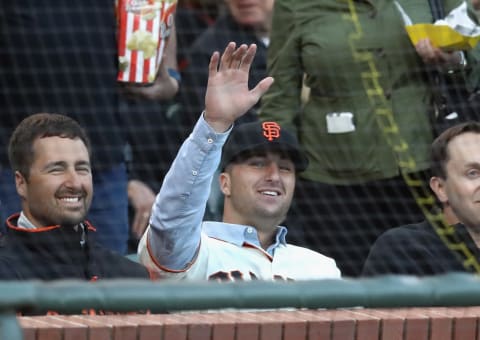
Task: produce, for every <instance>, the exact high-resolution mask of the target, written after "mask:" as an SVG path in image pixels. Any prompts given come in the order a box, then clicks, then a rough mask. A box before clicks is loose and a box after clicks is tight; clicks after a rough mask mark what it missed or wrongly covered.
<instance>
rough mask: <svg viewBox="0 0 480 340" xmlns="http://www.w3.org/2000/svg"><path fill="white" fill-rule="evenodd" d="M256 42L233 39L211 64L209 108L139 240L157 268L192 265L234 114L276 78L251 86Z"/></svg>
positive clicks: (149, 261)
mask: <svg viewBox="0 0 480 340" xmlns="http://www.w3.org/2000/svg"><path fill="white" fill-rule="evenodd" d="M255 51H256V46H255V45H251V46H249V47H247V46H246V45H242V46H240V47H239V48H236V46H235V43H230V44H228V46H227V48H226V49H225V51H224V53H223V54H222V56H221V57H220V54H219V53H218V52H215V53H214V54H213V55H212V58H211V60H210V65H209V77H208V85H207V91H206V96H205V111H204V113H203V115H202V117H200V119H199V121H198V123H197V125H196V126H195V128H194V130H193V132H192V134H191V135H190V136H189V137H188V138H187V140H186V141H185V142H184V143H183V145H182V146H181V148H180V150H179V152H178V154H177V157H176V158H175V160H174V162H173V164H172V167H171V168H170V170H169V172H168V173H167V175H166V177H165V180H164V182H163V185H162V187H161V189H160V192H159V194H158V195H157V197H156V200H155V204H154V206H153V210H152V217H151V218H150V226H149V227H148V230H147V232H146V233H145V234H144V236H143V237H142V240H141V241H140V244H139V248H138V253H139V258H140V261H141V262H142V263H143V264H145V265H146V266H147V267H149V268H151V269H153V270H167V271H168V270H170V271H175V270H177V271H180V270H184V269H186V268H187V267H188V265H189V263H191V262H192V261H193V260H194V258H195V254H196V252H197V250H198V248H199V246H200V238H201V223H202V218H203V213H204V210H205V205H206V202H207V199H208V196H209V191H210V184H211V181H212V177H213V175H214V173H215V170H216V168H217V166H218V164H219V162H220V156H221V148H222V146H223V143H224V142H225V140H226V138H227V136H228V133H229V130H230V129H231V127H232V125H233V122H234V121H235V119H237V118H238V117H240V116H241V115H243V114H244V113H245V112H246V111H247V110H248V109H249V108H250V107H251V106H253V105H254V104H255V103H256V102H257V101H258V100H259V98H260V97H261V95H262V94H263V93H265V91H266V90H267V89H268V88H269V87H270V85H271V84H272V82H273V79H272V78H271V77H267V78H265V79H263V80H262V81H260V82H259V84H257V86H256V87H255V88H253V89H252V90H249V89H248V72H249V70H250V66H251V63H252V60H253V58H254V55H255Z"/></svg>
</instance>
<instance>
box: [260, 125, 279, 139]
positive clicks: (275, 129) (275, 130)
mask: <svg viewBox="0 0 480 340" xmlns="http://www.w3.org/2000/svg"><path fill="white" fill-rule="evenodd" d="M262 129H263V135H264V136H265V138H267V139H268V140H269V141H270V142H271V141H272V140H274V139H275V138H279V137H280V125H278V123H275V122H263V123H262Z"/></svg>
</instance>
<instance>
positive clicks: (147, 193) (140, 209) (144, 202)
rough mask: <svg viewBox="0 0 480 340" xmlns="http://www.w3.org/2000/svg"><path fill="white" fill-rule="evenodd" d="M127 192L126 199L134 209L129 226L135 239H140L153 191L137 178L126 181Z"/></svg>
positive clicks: (146, 223)
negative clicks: (130, 225)
mask: <svg viewBox="0 0 480 340" xmlns="http://www.w3.org/2000/svg"><path fill="white" fill-rule="evenodd" d="M127 192H128V200H129V201H130V204H131V205H132V207H133V209H134V211H135V212H134V216H133V221H132V227H131V228H132V233H133V235H134V236H135V237H136V238H137V239H140V237H142V235H143V233H144V232H145V229H146V228H147V225H148V221H149V219H150V211H151V210H152V205H153V203H154V202H155V193H154V192H153V190H152V189H151V188H150V187H149V186H148V185H147V184H146V183H144V182H142V181H140V180H138V179H131V180H129V181H128V186H127Z"/></svg>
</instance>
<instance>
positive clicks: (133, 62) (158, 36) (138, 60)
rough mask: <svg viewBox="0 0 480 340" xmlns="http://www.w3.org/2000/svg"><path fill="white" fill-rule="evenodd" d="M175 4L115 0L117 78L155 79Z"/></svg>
mask: <svg viewBox="0 0 480 340" xmlns="http://www.w3.org/2000/svg"><path fill="white" fill-rule="evenodd" d="M176 5H177V1H176V0H118V1H117V18H118V64H119V72H118V77H117V80H118V81H120V82H131V83H139V84H148V83H153V82H154V81H155V77H156V74H157V71H158V67H159V65H160V63H161V62H162V56H163V51H164V49H165V45H166V44H167V42H168V37H169V36H170V32H171V28H172V25H173V16H174V13H175V9H176Z"/></svg>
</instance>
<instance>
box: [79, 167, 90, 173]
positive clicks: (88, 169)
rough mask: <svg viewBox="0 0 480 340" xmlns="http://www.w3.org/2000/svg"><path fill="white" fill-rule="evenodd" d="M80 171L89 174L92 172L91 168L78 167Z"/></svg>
mask: <svg viewBox="0 0 480 340" xmlns="http://www.w3.org/2000/svg"><path fill="white" fill-rule="evenodd" d="M77 171H78V172H81V173H85V174H89V173H90V168H78V169H77Z"/></svg>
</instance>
